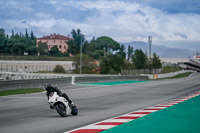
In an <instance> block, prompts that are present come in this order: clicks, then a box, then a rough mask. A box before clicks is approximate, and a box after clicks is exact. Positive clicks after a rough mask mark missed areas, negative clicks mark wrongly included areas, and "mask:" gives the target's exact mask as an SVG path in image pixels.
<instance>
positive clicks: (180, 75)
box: [161, 72, 193, 79]
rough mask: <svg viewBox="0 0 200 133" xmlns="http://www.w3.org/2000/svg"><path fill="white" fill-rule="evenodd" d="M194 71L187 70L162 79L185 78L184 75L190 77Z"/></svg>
mask: <svg viewBox="0 0 200 133" xmlns="http://www.w3.org/2000/svg"><path fill="white" fill-rule="evenodd" d="M192 73H193V72H186V73H181V74H178V75H175V76H173V77H168V78H161V79H177V78H184V77H188V76H189V75H190V74H192Z"/></svg>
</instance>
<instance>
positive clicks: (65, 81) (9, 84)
mask: <svg viewBox="0 0 200 133" xmlns="http://www.w3.org/2000/svg"><path fill="white" fill-rule="evenodd" d="M147 79H148V77H147V76H74V80H73V81H74V83H75V84H76V83H77V84H79V83H92V82H105V81H119V80H147ZM45 83H51V84H52V85H53V86H57V87H60V86H70V85H72V77H63V78H53V79H27V80H8V81H0V90H7V89H23V88H38V87H39V88H43V87H44V84H45Z"/></svg>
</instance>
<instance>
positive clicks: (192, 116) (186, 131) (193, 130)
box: [101, 96, 200, 133]
mask: <svg viewBox="0 0 200 133" xmlns="http://www.w3.org/2000/svg"><path fill="white" fill-rule="evenodd" d="M199 105H200V96H197V97H195V98H192V99H190V100H187V101H185V102H182V103H179V104H177V105H174V106H171V107H169V108H166V109H162V110H159V111H157V112H154V113H151V114H149V115H146V116H144V117H141V118H138V119H136V120H133V121H131V122H128V123H125V124H122V125H119V126H117V127H114V128H111V129H109V130H106V131H103V132H101V133H199V132H200V123H199V120H200V115H199V112H200V106H199Z"/></svg>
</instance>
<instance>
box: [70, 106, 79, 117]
mask: <svg viewBox="0 0 200 133" xmlns="http://www.w3.org/2000/svg"><path fill="white" fill-rule="evenodd" d="M71 114H72V115H78V109H77V107H76V106H73V107H72V112H71Z"/></svg>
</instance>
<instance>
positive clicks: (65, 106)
mask: <svg viewBox="0 0 200 133" xmlns="http://www.w3.org/2000/svg"><path fill="white" fill-rule="evenodd" d="M48 102H49V104H50V106H51V107H52V109H54V108H55V109H56V111H57V112H58V114H59V115H60V116H62V117H66V116H67V115H69V114H72V115H78V109H77V107H76V106H75V105H74V104H73V103H72V104H71V105H70V104H69V103H68V101H67V100H66V99H65V98H64V97H61V96H59V95H58V94H57V92H51V93H50V95H49V101H48Z"/></svg>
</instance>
